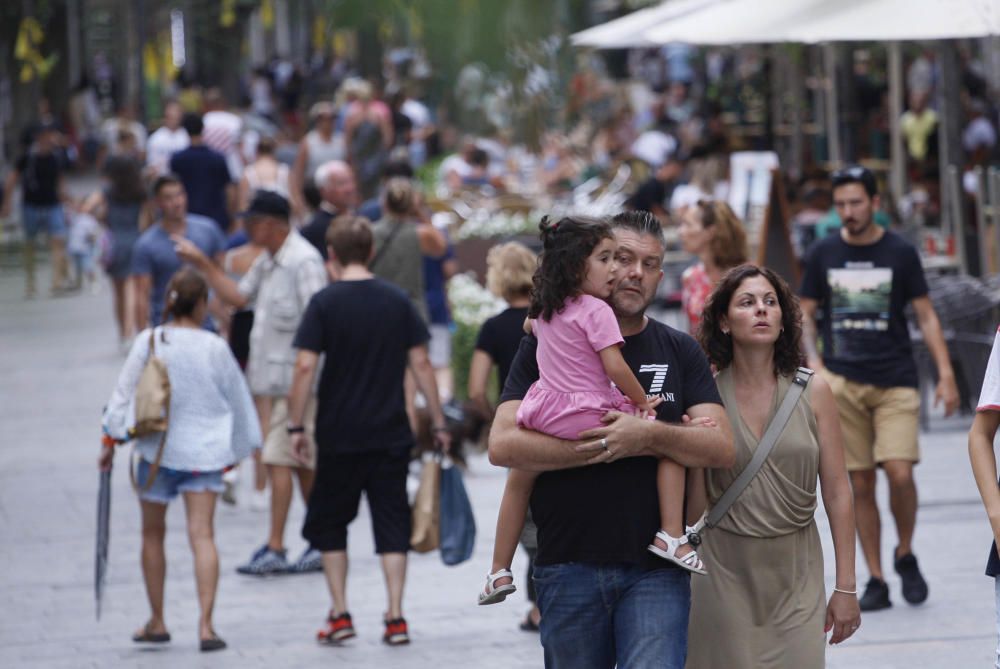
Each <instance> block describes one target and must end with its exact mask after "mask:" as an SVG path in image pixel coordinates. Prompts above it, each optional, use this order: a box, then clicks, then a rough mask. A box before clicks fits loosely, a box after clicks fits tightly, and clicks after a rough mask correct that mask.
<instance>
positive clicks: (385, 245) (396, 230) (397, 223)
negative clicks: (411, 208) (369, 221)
mask: <svg viewBox="0 0 1000 669" xmlns="http://www.w3.org/2000/svg"><path fill="white" fill-rule="evenodd" d="M392 224H393V228H392V230H390V231H389V236H388V237H386V238H385V241H384V242H382V246H381V247H380V248H379V250H378V252H377V253H376V254H375V257H374V258H372V261H371V262H370V263H368V266H369V267H375V265H376V264H377V263H378V261H379V259H381V258H382V256H383V255H385V252H386V251H387V250H388V249H389V246H390V245H391V244H392V240H393V239H395V238H396V235H397V234H399V231H400V230H402V229H403V226H404V225H406V222H405V221H392Z"/></svg>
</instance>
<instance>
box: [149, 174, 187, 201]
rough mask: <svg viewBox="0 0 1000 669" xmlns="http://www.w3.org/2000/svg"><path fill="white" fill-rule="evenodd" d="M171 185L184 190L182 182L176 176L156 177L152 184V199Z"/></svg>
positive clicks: (164, 175)
mask: <svg viewBox="0 0 1000 669" xmlns="http://www.w3.org/2000/svg"><path fill="white" fill-rule="evenodd" d="M172 184H177V185H178V186H180V187H181V188H184V182H183V181H181V178H180V177H179V176H177V175H176V174H163V175H160V176H158V177H156V181H154V182H153V197H157V196H158V195H159V194H160V191H161V190H163V189H164V188H166V187H167V186H170V185H172Z"/></svg>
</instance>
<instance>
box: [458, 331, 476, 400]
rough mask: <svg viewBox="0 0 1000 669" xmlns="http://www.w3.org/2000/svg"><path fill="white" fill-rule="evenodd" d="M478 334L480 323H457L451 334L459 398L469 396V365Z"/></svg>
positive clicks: (462, 398) (463, 398)
mask: <svg viewBox="0 0 1000 669" xmlns="http://www.w3.org/2000/svg"><path fill="white" fill-rule="evenodd" d="M478 335H479V325H478V324H472V323H456V324H455V331H454V332H453V333H452V336H451V374H452V378H453V379H454V383H455V386H454V390H453V393H454V395H455V398H456V399H458V400H466V399H468V398H469V365H471V364H472V352H473V351H474V350H475V348H476V337H477V336H478Z"/></svg>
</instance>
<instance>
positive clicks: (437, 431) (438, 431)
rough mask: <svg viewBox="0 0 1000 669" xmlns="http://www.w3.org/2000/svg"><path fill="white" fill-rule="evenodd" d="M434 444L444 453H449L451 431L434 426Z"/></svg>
mask: <svg viewBox="0 0 1000 669" xmlns="http://www.w3.org/2000/svg"><path fill="white" fill-rule="evenodd" d="M433 431H434V446H435V447H436V448H438V449H440V451H441V452H442V453H444V454H445V455H447V454H449V453H451V432H449V431H448V428H439V427H436V428H434V430H433Z"/></svg>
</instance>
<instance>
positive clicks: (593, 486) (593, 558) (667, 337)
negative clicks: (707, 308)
mask: <svg viewBox="0 0 1000 669" xmlns="http://www.w3.org/2000/svg"><path fill="white" fill-rule="evenodd" d="M536 346H537V341H536V340H535V338H534V337H531V336H526V337H524V339H522V341H521V347H520V349H519V350H518V352H517V356H516V357H515V358H514V363H513V365H512V366H511V369H510V374H509V375H508V376H507V384H506V386H505V387H504V391H503V394H502V395H501V397H500V401H501V402H506V401H508V400H520V399H523V398H524V396H525V395H526V394H527V392H528V388H529V387H530V386H531V384H532V383H534V382H535V380H537V379H538V365H537V363H536V360H535V348H536ZM622 355H623V356H624V358H625V362H627V363H628V365H629V367H630V368H631V369H632V372H633V373H634V374H635V376H636V378H637V379H639V383H641V384H642V387H643V388H644V389H645V390H646V394H647V395H650V396H653V395H659V396H661V397H662V398H663V403H662V404H660V406H658V407H657V411H656V418H657V420H662V421H665V422H668V423H680V422H681V417H682V416H683V415H684V413H685V412H686V411H687V410H688V409H689V408H690V407H692V406H695V405H697V404H722V400H721V399H720V398H719V391H718V389H716V387H715V380H714V379H713V378H712V372H711V370H710V369H709V367H708V361H707V360H706V359H705V355H704V353H702V351H701V348H700V347H699V346H698V344H697V342H695V340H694V339H693V338H692V337H691V336H690V335H688V334H685V333H683V332H678V331H677V330H674V329H673V328H670V327H668V326H666V325H663V324H662V323H658V322H656V321H654V320H650V321H649V323H648V325H647V326H646V328H645V329H644V330H643V331H642V332H640V333H639V334H637V335H633V336H631V337H625V344H624V346H622ZM691 429H698V428H691ZM656 465H657V460H656V458H651V457H635V458H623V459H621V460H618V461H615V462H613V463H611V464H599V465H591V466H588V467H577V468H574V469H563V470H558V471H553V472H544V473H542V474H540V475H539V476H538V479H537V480H536V481H535V488H534V492H533V493H532V495H531V515H532V518H534V520H535V524H536V525H538V558H537V559H536V560H535V562H536V564H539V565H548V564H559V563H564V562H589V563H599V564H607V563H625V564H638V565H642V566H644V567H646V568H659V567H666V566H668V565H670V563H669V562H667V561H666V560H662V559H660V558H657V557H655V556H654V555H652V554H651V553H650V552H649V551H647V550H646V547H647V546H648V545H649V544H650V543H651V542H652V541H653V535H655V534H656V531H657V530H658V529H659V528H660V512H659V505H658V497H657V491H656Z"/></svg>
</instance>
